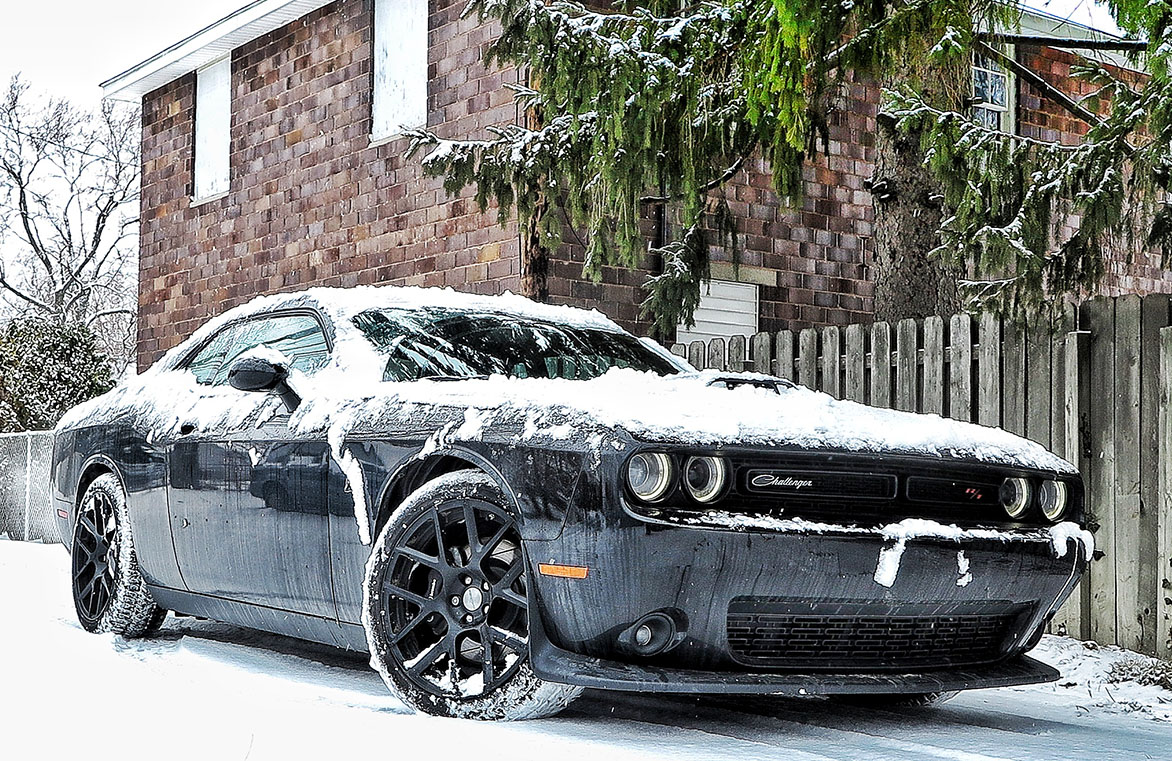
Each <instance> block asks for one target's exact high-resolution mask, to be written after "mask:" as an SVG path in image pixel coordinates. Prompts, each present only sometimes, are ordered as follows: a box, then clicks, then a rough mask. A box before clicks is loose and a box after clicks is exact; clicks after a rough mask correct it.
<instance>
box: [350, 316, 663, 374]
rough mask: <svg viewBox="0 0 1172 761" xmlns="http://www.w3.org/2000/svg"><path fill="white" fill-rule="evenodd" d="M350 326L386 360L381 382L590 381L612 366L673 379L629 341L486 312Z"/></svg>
mask: <svg viewBox="0 0 1172 761" xmlns="http://www.w3.org/2000/svg"><path fill="white" fill-rule="evenodd" d="M354 324H355V325H356V326H358V329H359V330H361V331H362V333H363V334H364V335H365V336H366V337H367V338H368V339H369V340H370V342H371V343H373V344H374V345H375V347H376V348H377V349H378V351H379V352H380V353H382V354H384V355H386V357H387V364H386V369H385V370H384V371H383V380H388V381H409V380H417V379H420V378H469V377H476V376H484V375H508V376H512V377H514V378H566V379H572V380H588V379H590V378H597V377H598V376H600V375H602V374H603V373H605V372H606V371H607V370H609V369H610V368H612V367H629V368H632V369H635V370H642V371H650V372H653V373H657V374H659V375H672V374H674V373H678V372H679V368H678V367H676V366H675V365H674V364H673V363H672V362H671V361H670V360H668V359H667V358H665V357H663V356H662V355H660V354H659V353H658V352H656V351H654V350H653V349H651V348H650V347H648V346H645V345H644V344H643V343H642V342H640V341H639V340H638V339H637V338H635V337H634V336H631V335H628V334H626V333H616V332H611V331H606V330H598V329H593V328H584V327H574V326H569V325H559V324H555V323H551V322H541V321H538V320H533V319H530V318H527V317H519V316H515V315H507V314H499V313H493V312H465V311H458V310H452V309H441V308H425V309H372V310H369V311H366V312H363V313H362V314H360V315H358V316H357V317H355V318H354Z"/></svg>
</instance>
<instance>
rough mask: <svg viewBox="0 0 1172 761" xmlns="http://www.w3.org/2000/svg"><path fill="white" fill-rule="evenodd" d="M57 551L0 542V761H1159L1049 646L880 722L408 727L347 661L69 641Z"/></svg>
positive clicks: (1125, 715) (821, 718) (838, 718)
mask: <svg viewBox="0 0 1172 761" xmlns="http://www.w3.org/2000/svg"><path fill="white" fill-rule="evenodd" d="M68 588H69V582H68V557H67V556H66V554H65V552H64V551H63V550H62V548H61V547H59V546H45V545H36V544H18V543H14V542H8V541H4V540H2V539H0V605H2V608H0V611H2V612H0V654H2V657H3V664H2V665H0V758H5V759H21V760H23V759H34V758H87V759H106V758H109V759H114V758H117V759H120V760H121V761H137V760H138V759H142V760H143V761H147V760H148V759H156V758H165V759H189V758H190V759H194V758H209V759H216V760H217V761H223V760H225V759H246V758H247V759H281V760H282V761H290V760H292V759H355V760H357V759H361V760H362V761H366V759H382V758H385V759H391V760H392V761H396V760H398V759H404V760H408V759H409V760H410V761H416V760H419V761H423V760H424V759H455V758H473V759H477V760H478V761H495V760H496V759H508V760H509V761H523V760H527V759H541V761H573V760H575V759H583V760H584V761H611V760H612V759H613V760H615V761H618V760H620V759H660V758H662V759H676V760H680V759H697V760H699V759H703V760H704V761H712V760H714V759H725V758H728V759H736V760H737V761H755V760H757V759H770V760H777V759H782V760H783V761H809V760H814V759H818V760H823V761H824V760H826V759H833V760H834V761H848V760H849V761H854V760H855V759H859V760H866V761H874V760H875V759H895V760H898V761H914V760H918V759H951V760H955V761H987V760H988V759H1010V760H1012V761H1024V760H1026V759H1031V760H1032V759H1038V760H1041V759H1053V760H1054V761H1083V760H1084V759H1085V760H1091V759H1093V760H1094V761H1107V760H1108V759H1128V760H1129V761H1130V760H1131V759H1147V758H1151V759H1172V703H1167V702H1166V701H1169V700H1172V693H1168V692H1164V691H1163V690H1160V689H1159V688H1155V687H1140V686H1138V685H1135V684H1134V683H1124V684H1110V685H1104V684H1103V683H1102V675H1103V673H1104V671H1105V669H1106V668H1107V667H1108V666H1109V665H1110V664H1111V663H1113V662H1116V661H1119V660H1121V659H1125V658H1129V657H1130V656H1128V655H1126V654H1123V653H1119V652H1114V651H1111V652H1107V651H1087V650H1085V649H1084V648H1083V647H1082V646H1081V645H1079V644H1077V643H1074V642H1071V641H1069V640H1059V639H1055V638H1048V639H1047V640H1046V642H1045V643H1044V644H1043V648H1042V649H1043V651H1044V655H1045V657H1046V658H1047V659H1048V660H1050V661H1051V662H1054V663H1057V664H1058V665H1059V667H1060V668H1062V669H1063V671H1064V674H1065V675H1066V676H1068V677H1069V678H1068V679H1065V680H1063V682H1061V683H1060V685H1067V686H1059V685H1045V686H1041V687H1030V688H1018V689H1003V690H985V691H979V692H971V693H968V694H965V695H961V696H960V697H959V698H957V699H955V700H954V701H952V702H950V703H948V704H946V705H944V706H942V707H940V708H937V709H933V710H929V711H921V712H908V713H903V714H900V713H895V712H886V711H875V710H862V709H848V708H844V707H842V706H837V705H831V704H827V703H824V702H822V701H816V700H779V699H760V698H737V699H721V698H703V699H694V698H670V697H649V696H640V695H629V694H608V693H602V692H588V693H586V695H584V696H583V697H582V698H581V699H580V700H579V701H578V702H576V703H575V704H574V705H573V706H572V707H571V708H570V710H569V711H567V712H566V713H564V714H563V715H561V716H559V717H557V718H555V719H548V720H545V721H540V722H529V723H520V724H478V723H474V722H468V721H460V720H453V719H436V718H431V717H427V716H418V715H413V714H410V713H409V712H408V711H407V710H406V709H405V708H404V707H403V706H402V705H401V704H400V703H399V702H398V701H397V700H395V699H394V698H392V697H390V695H388V694H387V692H386V690H385V689H384V687H383V684H382V682H381V681H380V680H379V678H378V676H377V675H376V674H375V673H374V672H372V671H370V670H369V669H368V668H367V666H366V663H365V659H364V658H362V657H358V656H356V655H354V654H351V653H346V652H343V651H339V650H334V649H331V648H325V647H321V646H317V645H311V644H306V643H301V642H298V641H295V640H290V639H286V638H283V637H275V636H270V635H265V634H257V633H255V632H250V631H247V630H243V629H239V628H236V627H231V626H225V625H220V624H211V623H202V622H194V621H191V620H190V619H180V620H178V621H176V620H174V619H172V620H169V621H168V623H167V625H166V627H165V628H164V630H163V632H162V633H161V635H160V636H159V637H157V638H156V639H153V640H149V641H137V642H126V641H123V640H120V639H116V638H113V637H110V636H94V635H89V634H86V633H85V632H83V631H82V630H81V628H80V627H79V626H78V625H77V623H76V621H75V620H74V617H73V610H72V606H71V603H70V599H69V591H68Z"/></svg>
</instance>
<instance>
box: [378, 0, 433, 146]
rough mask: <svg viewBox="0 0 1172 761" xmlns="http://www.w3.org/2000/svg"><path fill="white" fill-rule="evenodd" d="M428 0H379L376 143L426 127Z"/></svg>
mask: <svg viewBox="0 0 1172 761" xmlns="http://www.w3.org/2000/svg"><path fill="white" fill-rule="evenodd" d="M427 13H428V11H427V0H375V2H374V44H373V46H372V49H373V51H374V63H373V69H374V92H373V93H371V99H370V100H371V108H370V111H371V120H370V121H371V126H370V139H371V141H372V142H377V141H383V140H390V139H393V138H395V137H398V136H399V135H402V134H403V132H404V131H406V130H409V129H418V128H421V127H426V126H427V84H428V82H427V34H428V15H427Z"/></svg>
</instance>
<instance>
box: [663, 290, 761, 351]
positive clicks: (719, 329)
mask: <svg viewBox="0 0 1172 761" xmlns="http://www.w3.org/2000/svg"><path fill="white" fill-rule="evenodd" d="M713 285H718V286H726V287H731V289H732V290H733V291H739V292H740V293H742V294H743V295H745V296H749V295H750V294H751V298H749V299H746V300H745V301H744V304H745V307H746V308H745V310H744V311H743V314H746V315H751V316H752V320H751V325H746V326H743V327H737V326H734V325H718V324H716V323H715V322H709V321H708V320H707V319H706V317H707V316H708V313H710V312H711V311H713V310H712V307H711V306H710V304H711V302H709V306H706V305H705V303H704V301H705V299H706V298H712V295H711V290H712V286H713ZM719 298H726V297H719ZM694 319H695V320H696V324H695V325H694V326H692V327H691V328H689V327H686V326H685V325H683V324H680V325H677V326H676V341H677V342H679V343H691V342H692V341H704V342H705V343H707V342H708V341H710V340H712V339H713V338H731V337H732V336H751V335H753V334H755V333H757V331H758V329H759V328H760V326H761V287H760V286H759V285H757V284H756V283H745V282H738V281H735V280H718V279H715V278H714V279H712V280H708V281H705V282H704V283H702V284H701V285H700V303H699V304H698V305H697V307H696V313H695V315H694Z"/></svg>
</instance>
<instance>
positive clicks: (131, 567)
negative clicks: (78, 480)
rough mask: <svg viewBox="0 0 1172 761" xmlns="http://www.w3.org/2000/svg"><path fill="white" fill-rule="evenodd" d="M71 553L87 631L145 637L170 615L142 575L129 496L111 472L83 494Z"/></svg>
mask: <svg viewBox="0 0 1172 761" xmlns="http://www.w3.org/2000/svg"><path fill="white" fill-rule="evenodd" d="M70 552H71V574H70V575H71V577H72V583H73V605H74V609H75V610H76V611H77V620H78V621H79V622H80V623H81V625H82V627H83V628H84V629H85V630H86V631H90V632H112V633H114V634H120V635H122V636H123V637H142V636H144V635H146V634H150V633H152V632H154V631H155V630H157V629H158V628H159V627H160V626H161V625H162V623H163V619H164V618H165V617H166V615H167V611H166V610H164V609H162V608H160V607H159V606H157V605H155V602H154V600H152V599H151V595H150V592H148V591H147V588H146V581H145V580H144V579H143V577H142V573H141V572H140V571H139V568H138V557H137V555H136V554H135V551H134V537H133V535H132V534H131V531H130V519H129V514H128V511H127V509H126V494H125V492H123V491H122V484H121V483H119V481H118V478H117V477H116V476H115V475H114V474H113V473H104V474H102V475H100V476H98V477H97V478H95V479H94V480H93V482H92V483H91V484H90V485H89V487H88V488H87V489H86V491H85V494H84V495H83V496H82V498H81V503H80V505H79V506H78V511H77V522H76V524H75V525H74V529H73V543H72V547H71V551H70Z"/></svg>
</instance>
